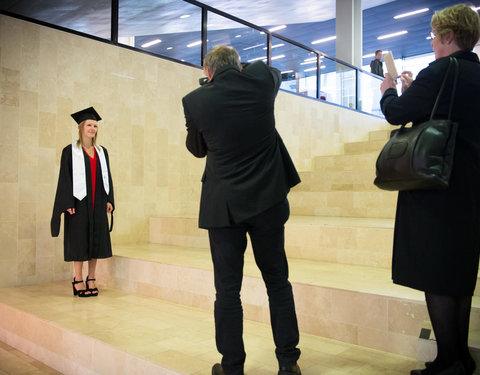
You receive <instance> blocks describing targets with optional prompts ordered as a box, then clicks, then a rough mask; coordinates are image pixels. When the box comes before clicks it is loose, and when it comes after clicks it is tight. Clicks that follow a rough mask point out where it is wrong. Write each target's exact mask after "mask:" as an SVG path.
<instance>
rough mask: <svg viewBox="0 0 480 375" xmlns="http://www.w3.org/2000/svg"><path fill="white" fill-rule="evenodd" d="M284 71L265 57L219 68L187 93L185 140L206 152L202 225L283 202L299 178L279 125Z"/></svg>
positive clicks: (237, 220) (217, 224)
mask: <svg viewBox="0 0 480 375" xmlns="http://www.w3.org/2000/svg"><path fill="white" fill-rule="evenodd" d="M280 82H281V76H280V72H279V71H278V70H277V69H274V68H270V67H268V66H267V65H265V64H264V63H262V62H256V63H253V64H249V65H246V66H245V67H244V69H243V70H242V71H241V72H240V71H239V70H238V69H236V68H235V67H233V66H225V67H223V68H221V69H218V70H217V71H216V72H215V74H214V76H213V78H212V80H211V81H210V82H209V83H207V84H205V85H203V86H201V87H199V88H198V89H196V90H194V91H192V92H191V93H189V94H188V95H186V96H185V97H184V98H183V107H184V110H185V118H186V125H187V130H188V135H187V140H186V145H187V148H188V150H189V151H190V152H191V153H192V154H193V155H195V156H196V157H204V156H207V161H206V166H205V172H204V174H203V177H202V182H203V186H202V196H201V201H200V215H199V226H200V227H201V228H214V227H225V226H230V225H232V224H235V223H241V222H242V221H244V220H245V219H248V218H250V217H253V216H255V215H257V214H259V213H261V212H263V211H265V210H266V209H268V208H270V207H272V206H273V205H275V204H276V203H279V202H280V201H282V200H283V199H285V197H286V196H287V193H288V191H289V190H290V187H292V186H294V185H296V184H298V183H299V182H300V178H299V176H298V173H297V171H296V169H295V166H294V165H293V162H292V160H291V159H290V156H289V154H288V152H287V149H286V148H285V145H284V144H283V141H282V139H281V138H280V135H279V134H278V133H277V131H276V129H275V118H274V102H275V97H276V95H277V92H278V88H279V86H280Z"/></svg>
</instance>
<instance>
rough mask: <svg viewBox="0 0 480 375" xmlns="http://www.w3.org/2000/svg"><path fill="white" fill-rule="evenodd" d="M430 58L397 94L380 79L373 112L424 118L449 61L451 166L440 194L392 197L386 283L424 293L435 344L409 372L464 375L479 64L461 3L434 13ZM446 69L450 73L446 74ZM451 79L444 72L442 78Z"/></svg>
mask: <svg viewBox="0 0 480 375" xmlns="http://www.w3.org/2000/svg"><path fill="white" fill-rule="evenodd" d="M431 26H432V32H431V37H432V42H431V45H432V47H433V50H434V52H435V58H436V60H435V61H434V62H432V63H431V64H430V65H429V66H428V67H427V68H426V69H424V70H422V71H421V72H420V73H419V74H418V76H417V78H416V79H415V80H414V81H412V79H411V73H410V72H403V73H402V75H401V77H400V79H401V80H402V95H401V96H398V95H397V91H396V89H395V87H396V86H395V82H394V80H393V79H392V77H390V76H389V75H387V77H386V78H385V80H384V81H383V83H382V85H381V91H382V94H383V97H382V99H381V108H382V111H383V113H384V115H385V118H386V119H387V121H388V122H389V123H391V124H393V125H399V124H406V123H409V122H412V123H413V126H415V125H416V124H419V123H421V122H424V121H426V120H428V118H429V116H430V113H431V111H432V108H433V105H434V102H435V99H436V96H437V94H438V91H439V88H440V85H441V82H442V80H443V78H444V76H445V72H446V69H447V67H448V64H449V56H453V57H456V59H457V60H458V64H459V77H458V86H457V89H456V92H455V93H453V92H452V81H453V74H452V75H451V77H452V78H450V79H448V81H447V83H446V87H445V91H444V95H443V96H442V98H441V102H440V105H439V109H438V111H437V116H436V118H447V117H448V116H447V115H448V106H449V101H450V98H451V95H455V101H454V106H453V113H452V119H453V120H454V121H456V122H457V123H458V125H459V126H458V133H457V138H456V144H455V155H454V164H453V170H452V175H451V180H450V186H449V188H448V189H446V190H424V191H420V190H417V191H402V192H400V193H399V194H398V202H397V213H396V218H395V234H394V246H393V264H392V274H393V282H394V283H396V284H400V285H404V286H407V287H411V288H414V289H418V290H422V291H424V292H425V298H426V303H427V308H428V313H429V316H430V319H431V322H432V326H433V330H434V333H435V337H436V340H437V349H438V354H437V357H436V359H435V360H434V361H433V362H431V363H427V368H426V369H424V370H413V371H412V372H411V374H412V375H413V374H424V375H430V374H472V373H473V371H474V369H475V362H474V361H473V359H472V357H471V355H470V353H469V351H468V327H469V317H470V309H471V301H472V295H473V292H474V289H475V284H476V280H477V272H478V262H479V252H480V63H479V59H478V56H477V55H476V54H475V53H473V52H471V51H472V49H473V47H474V46H475V44H476V43H477V41H478V40H479V36H480V21H479V16H478V14H477V13H476V12H475V11H473V10H472V9H471V8H469V7H467V6H465V5H455V6H452V7H449V8H446V9H444V10H442V11H439V12H436V13H435V14H434V15H433V17H432V21H431ZM452 70H453V69H451V71H452ZM450 74H451V73H450Z"/></svg>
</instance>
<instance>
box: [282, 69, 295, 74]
mask: <svg viewBox="0 0 480 375" xmlns="http://www.w3.org/2000/svg"><path fill="white" fill-rule="evenodd" d="M280 73H281V74H287V73H293V70H285V71H284V72H280Z"/></svg>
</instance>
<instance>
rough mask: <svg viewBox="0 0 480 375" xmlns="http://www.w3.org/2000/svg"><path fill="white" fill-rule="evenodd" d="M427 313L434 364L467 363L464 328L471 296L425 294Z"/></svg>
mask: <svg viewBox="0 0 480 375" xmlns="http://www.w3.org/2000/svg"><path fill="white" fill-rule="evenodd" d="M425 299H426V301H427V308H428V314H429V315H430V320H431V322H432V327H433V332H434V333H435V338H436V340H437V349H438V353H437V358H436V359H435V361H434V363H435V365H438V366H439V367H444V366H449V365H451V364H452V363H454V362H455V361H458V360H460V361H462V362H463V363H464V365H465V364H466V363H468V362H469V361H471V357H470V353H469V351H468V327H469V320H470V308H471V305H472V297H471V296H466V297H453V296H439V295H436V294H431V293H425Z"/></svg>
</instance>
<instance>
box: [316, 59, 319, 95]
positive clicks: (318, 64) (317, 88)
mask: <svg viewBox="0 0 480 375" xmlns="http://www.w3.org/2000/svg"><path fill="white" fill-rule="evenodd" d="M316 74H317V94H316V98H317V99H320V54H319V53H317V73H316Z"/></svg>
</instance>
